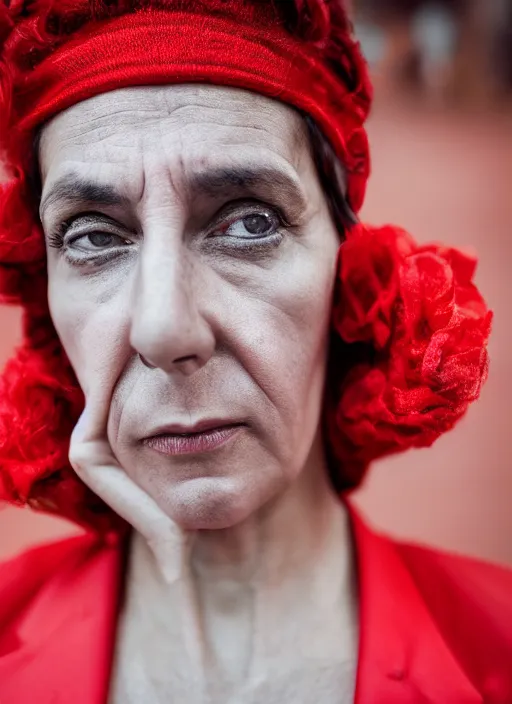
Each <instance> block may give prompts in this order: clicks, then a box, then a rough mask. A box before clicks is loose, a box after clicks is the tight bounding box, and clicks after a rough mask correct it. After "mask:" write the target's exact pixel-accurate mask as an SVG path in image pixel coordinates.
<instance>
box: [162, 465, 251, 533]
mask: <svg viewBox="0 0 512 704" xmlns="http://www.w3.org/2000/svg"><path fill="white" fill-rule="evenodd" d="M259 498H260V494H259V492H257V491H256V490H255V487H251V488H250V487H248V486H247V484H245V485H244V486H240V483H239V482H237V481H235V480H234V479H231V478H230V479H228V478H219V477H216V478H212V477H205V478H202V477H201V478H194V479H189V480H186V481H184V482H181V483H180V485H179V486H176V485H174V486H173V487H172V490H171V491H170V492H169V495H168V497H165V498H163V502H164V503H163V502H162V499H161V500H160V502H159V503H160V506H161V508H162V509H163V510H164V511H165V512H166V513H167V515H168V516H170V517H171V518H172V519H173V520H174V521H175V522H176V523H177V524H178V525H179V526H180V527H181V528H183V529H184V530H222V529H226V528H232V527H233V526H235V525H237V524H238V523H242V522H243V521H245V520H246V519H247V518H248V517H249V516H250V515H251V514H252V513H254V512H256V511H258V509H259V508H261V502H260V500H259Z"/></svg>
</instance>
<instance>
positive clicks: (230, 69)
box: [0, 0, 490, 529]
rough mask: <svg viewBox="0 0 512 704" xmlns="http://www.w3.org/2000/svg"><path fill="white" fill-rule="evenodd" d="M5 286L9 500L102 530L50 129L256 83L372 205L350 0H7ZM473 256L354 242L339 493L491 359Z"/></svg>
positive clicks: (394, 239)
mask: <svg viewBox="0 0 512 704" xmlns="http://www.w3.org/2000/svg"><path fill="white" fill-rule="evenodd" d="M4 2H5V0H4ZM0 60H1V63H0V147H1V148H2V151H3V153H4V158H5V161H6V165H7V170H8V176H9V178H8V180H7V182H6V183H5V184H4V185H3V187H2V191H1V194H0V297H1V300H3V301H4V302H10V303H20V304H21V305H23V307H24V314H25V315H24V342H23V345H22V346H21V348H20V349H19V350H18V352H17V356H16V357H15V358H14V359H13V360H11V361H10V362H9V363H8V365H7V367H6V370H5V373H4V375H3V378H2V380H1V387H0V498H4V499H6V500H8V501H11V502H15V503H21V504H23V503H29V504H30V505H31V506H33V507H35V508H39V509H42V510H47V511H53V512H56V513H59V514H61V515H64V516H68V517H70V518H71V519H73V520H75V521H77V522H79V523H82V524H84V525H93V526H94V527H96V528H99V529H102V528H103V527H105V526H108V525H110V524H111V521H112V516H111V515H110V513H109V511H108V510H106V507H104V506H103V505H102V504H101V502H100V501H99V499H97V498H96V497H94V496H92V495H91V493H90V492H89V491H88V490H87V489H86V488H85V487H84V486H83V485H82V484H81V482H80V481H79V480H78V479H77V478H76V476H75V475H74V474H73V472H72V470H71V468H70V467H69V463H68V459H67V453H68V445H69V437H70V433H71V429H72V427H73V425H74V423H75V422H76V420H77V418H78V415H79V414H80V411H81V409H82V406H83V397H82V394H81V391H80V389H79V388H78V385H77V383H76V379H75V377H74V375H73V373H72V370H71V369H70V366H69V363H68V361H67V359H66V356H65V354H64V352H63V350H62V348H61V346H60V343H59V340H58V338H57V336H56V334H55V331H54V329H53V326H52V323H51V319H50V316H49V312H48V308H47V302H46V269H45V250H44V238H43V233H42V228H41V225H40V222H39V219H38V216H37V192H36V191H37V189H36V187H35V185H34V184H35V182H36V181H35V179H34V174H35V171H36V166H35V160H34V148H33V144H34V134H35V131H36V129H37V128H38V127H39V126H41V125H42V124H43V122H44V121H45V120H47V119H48V118H50V117H51V116H53V115H55V114H56V113H57V112H59V111H61V110H63V109H65V108H67V107H69V106H71V105H73V104H74V103H76V102H78V101H80V100H83V99H86V98H88V97H92V96H93V95H95V94H98V93H102V92H105V91H108V90H113V89H116V88H121V87H125V86H133V85H150V84H162V83H165V84H170V83H190V82H194V81H197V82H203V83H204V82H208V83H214V84H221V85H230V86H237V87H242V88H246V89H249V90H253V91H256V92H258V93H262V94H264V95H267V96H270V97H272V98H275V99H278V100H281V101H284V102H287V103H289V104H291V105H293V106H295V107H297V108H299V109H301V110H302V111H304V112H306V113H308V114H309V115H311V117H312V118H313V119H314V120H315V121H316V123H317V124H318V125H319V126H320V127H321V128H322V130H323V131H324V133H325V135H326V137H327V138H328V139H329V140H330V142H331V144H332V146H333V148H334V150H335V152H336V154H337V155H338V157H339V159H340V161H341V162H342V163H343V166H344V167H345V169H346V172H347V176H348V180H347V184H348V185H347V188H348V193H347V197H348V200H349V203H350V205H351V207H352V209H353V210H354V211H355V212H357V211H358V210H359V208H360V207H361V205H362V202H363V197H364V191H365V187H366V181H367V177H368V173H369V155H368V144H367V138H366V132H365V130H364V122H365V119H366V117H367V114H368V111H369V107H370V102H371V88H370V83H369V79H368V75H367V69H366V64H365V62H364V60H363V58H362V56H361V52H360V49H359V46H358V44H357V43H356V42H355V41H354V39H353V38H352V36H351V31H350V24H349V22H348V20H347V17H346V13H345V11H344V9H343V6H342V2H341V0H340V1H339V2H336V1H335V0H331V1H329V0H266V1H262V0H246V1H244V2H242V1H241V0H156V1H154V0H12V1H11V2H8V4H7V5H4V4H1V5H0ZM474 265H475V262H474V261H473V259H472V258H471V257H468V256H466V255H463V254H461V253H459V252H456V251H455V250H451V249H446V248H442V247H434V246H432V247H417V246H416V245H415V243H414V242H413V240H412V239H411V238H410V237H409V236H408V235H407V234H406V233H405V232H403V231H401V230H398V229H397V228H382V229H378V230H376V229H370V228H364V227H362V226H360V225H358V226H355V227H354V228H353V229H351V230H350V232H348V233H347V240H346V242H345V243H344V244H343V245H342V246H341V248H340V256H339V267H338V274H339V276H338V280H337V288H336V296H335V300H334V306H333V353H332V355H331V367H330V372H329V373H330V374H331V376H332V384H328V388H329V390H330V393H329V394H328V397H327V398H326V413H325V421H326V422H325V425H326V431H327V439H328V444H329V450H330V455H331V456H332V458H333V460H334V465H335V467H336V468H337V469H336V470H335V473H337V476H335V477H334V479H335V481H336V483H337V484H338V486H340V487H341V488H348V487H351V486H355V485H357V483H358V482H359V481H360V480H361V477H362V476H363V473H364V470H365V469H366V467H367V465H368V464H369V462H370V461H371V460H373V459H375V458H376V457H379V456H382V455H384V454H387V453H389V452H395V451H398V450H402V449H405V448H408V447H411V446H422V445H428V444H430V443H431V442H433V440H434V439H435V438H436V437H437V436H438V435H439V434H440V433H441V432H444V431H445V430H447V429H449V428H451V427H452V426H453V424H454V423H455V422H456V420H458V418H460V417H461V415H462V414H463V413H464V411H465V410H466V408H467V405H468V403H469V402H470V401H472V400H473V399H475V398H476V397H477V395H478V393H479V390H480V386H481V383H482V381H483V379H484V378H485V375H486V371H487V354H486V351H485V344H486V342H487V338H488V335H489V328H490V314H489V313H488V311H487V309H486V306H485V304H484V302H483V300H482V298H481V297H480V295H479V294H478V292H477V291H476V289H475V287H474V285H473V284H472V275H473V271H474Z"/></svg>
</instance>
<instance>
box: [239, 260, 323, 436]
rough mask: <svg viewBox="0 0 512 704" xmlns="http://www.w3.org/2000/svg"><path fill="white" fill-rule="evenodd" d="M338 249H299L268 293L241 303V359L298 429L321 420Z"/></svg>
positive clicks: (271, 282) (288, 422)
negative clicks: (315, 251) (317, 251)
mask: <svg viewBox="0 0 512 704" xmlns="http://www.w3.org/2000/svg"><path fill="white" fill-rule="evenodd" d="M336 251H337V248H334V249H333V251H332V252H329V251H326V252H323V251H322V252H321V253H320V256H316V257H315V256H314V253H312V252H311V251H306V250H304V251H301V252H299V254H298V256H296V257H294V259H293V261H292V262H290V264H289V265H287V266H285V267H282V268H280V270H279V273H278V274H277V272H276V276H275V277H273V278H272V279H271V280H269V281H267V282H266V286H265V288H264V291H265V293H264V295H262V296H261V297H258V296H255V297H247V298H246V300H245V301H244V305H243V306H241V305H240V303H239V304H238V308H239V309H243V311H244V317H243V319H242V318H241V319H240V329H241V330H243V334H242V335H241V336H240V338H241V339H243V344H241V345H240V348H239V356H240V357H241V361H242V363H243V365H244V367H245V369H246V370H247V371H248V372H249V374H250V375H251V376H252V377H253V379H255V381H256V382H257V384H258V386H259V387H260V388H262V389H263V391H264V392H265V395H266V396H267V397H268V398H269V399H270V401H271V402H272V404H273V405H274V406H275V407H276V408H277V409H278V411H279V415H280V417H281V420H282V421H284V423H285V424H286V426H287V427H288V428H289V429H290V430H291V429H292V428H294V429H295V431H296V432H297V433H298V434H299V435H300V433H301V432H302V431H303V430H304V426H305V424H309V425H312V424H315V425H316V423H317V421H318V415H319V407H320V404H321V400H322V392H323V384H324V378H325V368H326V361H327V352H328V339H329V327H330V315H331V306H332V294H333V286H334V276H335V266H336ZM233 307H235V302H234V301H233Z"/></svg>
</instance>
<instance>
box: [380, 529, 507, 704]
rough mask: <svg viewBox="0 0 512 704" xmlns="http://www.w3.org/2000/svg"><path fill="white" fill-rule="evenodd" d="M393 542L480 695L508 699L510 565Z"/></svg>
mask: <svg viewBox="0 0 512 704" xmlns="http://www.w3.org/2000/svg"><path fill="white" fill-rule="evenodd" d="M392 542H393V543H394V546H395V549H396V551H397V553H398V555H399V557H400V559H401V561H402V562H403V564H404V565H405V567H406V569H407V571H408V572H409V574H410V575H411V577H412V579H413V582H414V584H415V586H416V589H417V591H418V592H419V593H420V595H421V598H422V599H423V601H424V602H425V604H426V606H427V609H428V610H429V612H430V614H431V616H432V618H433V620H434V621H435V624H436V627H437V628H438V630H439V631H440V632H441V634H442V636H443V639H444V640H445V642H446V643H447V644H448V646H449V648H450V649H451V651H452V652H453V654H454V655H455V657H456V658H457V660H458V661H459V663H460V664H461V665H462V667H463V669H464V671H465V672H466V674H467V675H468V677H469V679H470V680H471V681H472V682H473V684H474V685H475V686H476V688H477V689H478V691H480V692H481V693H482V694H484V695H485V696H486V699H485V701H489V702H494V701H498V702H502V701H503V702H505V701H506V702H509V701H512V570H510V569H507V568H506V567H503V566H499V565H495V564H491V563H489V562H485V561H483V560H478V559H474V558H470V557H464V556H460V555H455V554H451V553H449V552H445V551H442V550H435V549H432V548H428V547H424V546H420V545H415V544H410V543H405V542H400V541H392ZM504 692H506V694H505V695H504V696H505V697H507V698H504V699H503V698H502V696H503V694H502V693H504Z"/></svg>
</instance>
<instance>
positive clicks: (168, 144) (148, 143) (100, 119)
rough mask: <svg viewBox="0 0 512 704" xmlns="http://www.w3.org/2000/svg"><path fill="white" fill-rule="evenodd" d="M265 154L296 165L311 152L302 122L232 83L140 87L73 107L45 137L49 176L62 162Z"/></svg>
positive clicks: (43, 159)
mask: <svg viewBox="0 0 512 704" xmlns="http://www.w3.org/2000/svg"><path fill="white" fill-rule="evenodd" d="M255 150H259V151H260V153H261V152H262V150H263V151H270V152H274V153H275V154H276V155H277V156H278V157H280V158H282V159H284V160H286V161H288V162H289V163H290V165H292V166H294V167H296V166H297V165H298V162H299V161H300V159H301V156H302V155H303V154H304V152H305V151H307V137H306V129H305V126H304V122H303V120H302V119H301V116H300V115H299V113H298V112H297V111H296V110H294V109H293V108H292V107H290V106H288V105H285V104H284V103H281V102H279V101H277V100H273V99H271V98H268V97H266V96H263V95H260V94H257V93H253V92H251V91H248V90H243V89H238V88H232V87H227V86H213V85H212V86H209V85H194V84H190V85H170V86H141V87H130V88H124V89H121V90H116V91H111V92H108V93H103V94H100V95H98V96H95V97H93V98H90V99H88V100H85V101H83V102H81V103H77V104H76V105H73V106H72V107H71V108H69V109H68V110H65V111H64V112H62V113H60V114H59V115H57V116H56V117H54V118H53V119H52V120H51V121H50V122H49V123H47V124H46V125H45V126H44V127H43V129H42V132H41V140H40V145H39V162H40V168H41V174H42V177H43V179H44V178H45V177H46V175H47V173H48V171H50V170H52V169H53V168H55V167H56V166H58V165H59V164H61V163H62V162H65V161H68V162H73V163H75V164H76V163H80V162H82V163H84V164H92V163H94V162H97V163H104V162H105V161H109V162H110V163H112V162H115V163H117V164H119V165H122V164H124V165H125V166H126V167H127V168H129V165H130V161H131V160H132V159H139V160H140V158H141V157H142V158H148V159H150V160H151V159H157V160H169V159H171V160H173V159H176V157H178V158H179V159H181V158H183V156H184V153H185V156H186V155H187V154H188V155H193V154H195V155H196V156H197V157H198V158H204V157H207V158H208V157H209V158H213V159H215V158H216V156H218V157H219V158H220V157H221V156H222V155H225V154H226V153H229V152H230V151H231V152H232V153H235V152H236V153H237V154H240V153H244V152H246V153H248V154H249V153H250V152H251V151H253V152H254V151H255Z"/></svg>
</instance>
